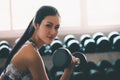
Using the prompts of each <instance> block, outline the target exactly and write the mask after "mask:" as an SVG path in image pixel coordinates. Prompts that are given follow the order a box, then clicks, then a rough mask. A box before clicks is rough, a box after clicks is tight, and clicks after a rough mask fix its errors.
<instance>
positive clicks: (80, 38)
mask: <svg viewBox="0 0 120 80" xmlns="http://www.w3.org/2000/svg"><path fill="white" fill-rule="evenodd" d="M119 4H120V0H0V67H2V66H3V65H4V62H5V60H6V57H7V56H8V54H7V53H9V52H10V51H11V50H12V48H13V46H14V45H15V44H16V42H17V40H18V39H19V38H20V37H21V36H22V34H23V32H24V31H25V29H26V28H27V26H28V24H29V22H30V21H31V19H32V18H33V17H34V15H35V13H36V11H37V10H38V8H39V7H41V6H42V5H52V6H54V7H56V8H57V9H58V11H59V13H60V15H61V26H60V30H59V34H58V36H57V37H56V39H55V41H53V43H52V44H50V45H44V46H43V48H42V49H41V50H40V53H41V54H42V56H43V59H44V61H45V64H46V66H47V68H50V66H51V65H52V61H51V59H52V56H51V55H52V53H53V52H54V50H56V49H57V48H59V47H66V48H68V49H69V50H70V51H71V52H76V51H79V52H82V53H84V54H85V55H86V56H87V60H88V61H92V62H94V63H95V64H98V63H99V62H101V61H102V60H107V61H108V62H110V63H111V64H113V63H114V62H115V61H116V60H119V59H120V5H119ZM56 40H57V41H56ZM3 45H4V46H3ZM119 65H120V64H119Z"/></svg>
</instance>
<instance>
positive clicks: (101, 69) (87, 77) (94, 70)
mask: <svg viewBox="0 0 120 80" xmlns="http://www.w3.org/2000/svg"><path fill="white" fill-rule="evenodd" d="M49 71H50V76H51V78H52V80H59V79H60V77H61V76H62V75H63V72H64V69H63V68H60V67H55V66H52V67H51V68H50V70H49ZM70 80H120V59H117V60H115V61H114V62H113V63H111V62H109V61H108V60H101V61H99V62H98V63H94V62H93V61H88V62H87V63H86V65H84V67H80V68H76V69H75V70H74V72H73V73H72V75H71V78H70Z"/></svg>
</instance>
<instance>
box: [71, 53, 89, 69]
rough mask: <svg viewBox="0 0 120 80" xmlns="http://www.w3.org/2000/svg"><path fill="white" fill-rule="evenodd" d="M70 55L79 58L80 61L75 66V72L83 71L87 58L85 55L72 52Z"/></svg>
mask: <svg viewBox="0 0 120 80" xmlns="http://www.w3.org/2000/svg"><path fill="white" fill-rule="evenodd" d="M72 55H73V56H75V57H76V58H79V60H80V63H79V64H76V65H75V66H76V69H75V70H84V68H85V66H86V64H87V57H86V56H85V54H83V53H81V52H73V53H72Z"/></svg>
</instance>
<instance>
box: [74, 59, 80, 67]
mask: <svg viewBox="0 0 120 80" xmlns="http://www.w3.org/2000/svg"><path fill="white" fill-rule="evenodd" d="M76 59H77V63H76V64H75V67H78V66H79V65H80V59H79V58H77V57H76Z"/></svg>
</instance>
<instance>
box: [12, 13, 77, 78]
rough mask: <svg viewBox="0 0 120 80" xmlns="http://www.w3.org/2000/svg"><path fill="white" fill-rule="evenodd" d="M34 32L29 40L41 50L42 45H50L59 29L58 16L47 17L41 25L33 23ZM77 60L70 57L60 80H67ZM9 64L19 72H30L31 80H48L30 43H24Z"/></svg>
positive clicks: (42, 63) (41, 60) (39, 56)
mask: <svg viewBox="0 0 120 80" xmlns="http://www.w3.org/2000/svg"><path fill="white" fill-rule="evenodd" d="M34 27H35V32H34V34H33V36H32V37H31V39H32V40H33V41H34V42H35V43H36V44H37V47H38V48H41V47H42V46H43V44H50V43H51V42H52V41H53V40H54V38H55V37H56V36H57V34H58V30H59V27H60V18H59V16H57V15H55V16H47V17H45V18H44V19H43V20H42V22H41V24H38V23H34ZM76 62H77V58H75V57H74V56H72V61H71V65H70V66H69V67H68V68H66V69H65V70H64V74H63V75H62V77H61V78H60V80H69V78H70V75H71V73H72V71H73V69H74V65H75V63H76ZM11 63H12V64H13V65H15V67H16V68H17V69H18V70H19V71H30V73H31V74H32V77H33V80H49V79H48V76H47V73H46V70H45V65H44V62H43V59H42V57H41V55H40V53H39V52H38V50H37V49H36V48H35V47H33V45H32V44H31V43H26V44H24V45H23V46H22V48H21V49H20V50H19V51H18V52H17V54H16V55H15V56H14V57H13V58H12V60H11Z"/></svg>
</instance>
